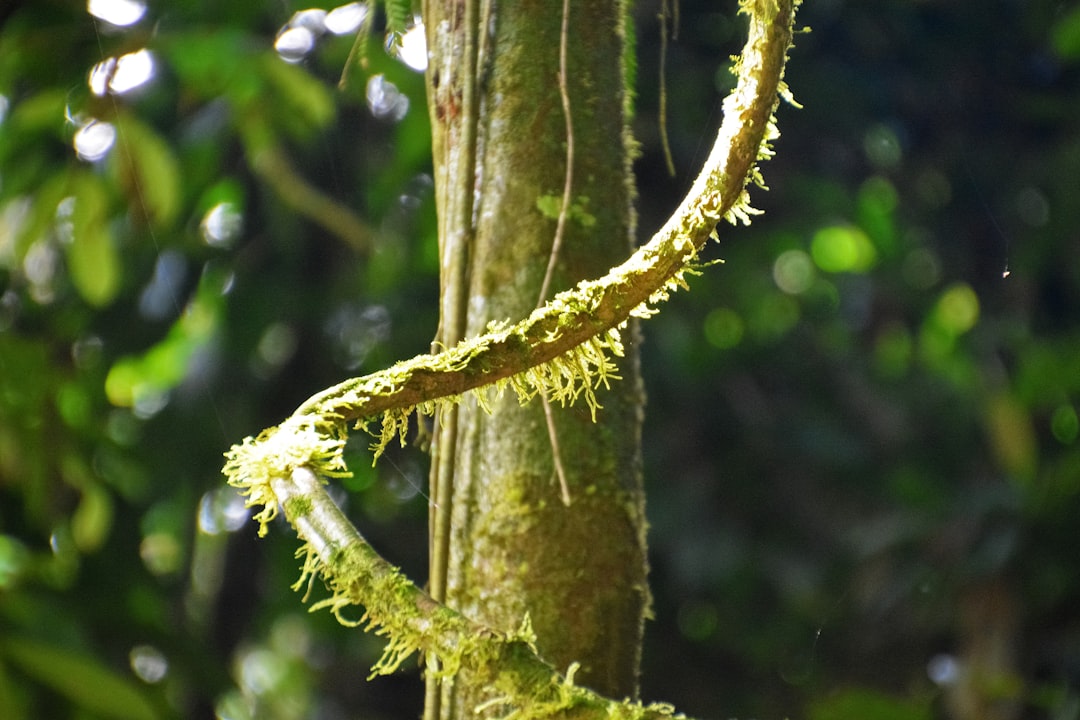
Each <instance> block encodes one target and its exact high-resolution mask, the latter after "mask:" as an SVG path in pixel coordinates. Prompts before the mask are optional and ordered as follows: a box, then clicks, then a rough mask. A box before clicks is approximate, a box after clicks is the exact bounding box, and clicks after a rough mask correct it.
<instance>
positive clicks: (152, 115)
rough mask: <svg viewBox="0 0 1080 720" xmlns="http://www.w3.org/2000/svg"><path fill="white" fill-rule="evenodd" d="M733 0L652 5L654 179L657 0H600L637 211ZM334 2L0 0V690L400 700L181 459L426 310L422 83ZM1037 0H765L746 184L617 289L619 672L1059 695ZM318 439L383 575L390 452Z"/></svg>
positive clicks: (691, 680) (1058, 242)
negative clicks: (640, 573) (662, 275)
mask: <svg viewBox="0 0 1080 720" xmlns="http://www.w3.org/2000/svg"><path fill="white" fill-rule="evenodd" d="M95 4H96V3H95ZM103 4H105V3H103ZM391 5H392V6H393V12H394V15H395V17H396V18H397V19H396V20H395V22H396V23H397V25H395V26H394V28H391V30H392V32H391V33H390V35H392V36H393V35H397V36H400V27H401V25H400V24H401V23H402V20H401V17H402V14H401V11H402V8H403V7H404V5H403V4H402V3H398V2H394V3H391ZM734 5H735V3H734V2H731V3H728V4H727V6H724V7H721V8H719V9H718V8H716V7H714V6H713V4H711V3H705V2H690V1H689V0H684V2H681V3H680V13H679V15H680V27H679V32H678V38H677V40H675V41H673V42H671V43H670V44H669V49H668V51H669V53H670V56H669V57H668V61H667V65H668V68H669V72H670V73H671V74H670V76H669V78H668V82H667V92H668V101H667V106H668V108H669V111H670V117H668V121H667V127H668V129H669V131H670V134H671V136H670V140H671V146H672V149H673V151H674V156H675V162H676V167H677V168H678V170H679V174H678V176H677V177H675V178H669V177H668V176H667V173H666V170H665V169H664V160H663V156H662V153H661V150H660V147H661V143H660V140H659V136H658V130H657V127H658V118H657V105H658V102H657V69H658V65H659V45H660V42H659V37H658V23H657V20H656V13H657V11H658V8H657V7H654V6H652V5H649V4H645V3H642V4H639V6H638V7H637V10H636V13H637V16H638V20H639V29H638V34H637V35H638V38H637V40H638V71H637V77H638V81H639V87H638V107H637V109H636V116H635V117H636V123H637V127H636V131H637V135H638V137H639V138H640V139H641V140H642V141H643V147H644V155H643V157H642V158H641V159H640V160H639V161H638V164H637V168H638V171H639V186H640V195H641V203H640V210H641V222H640V225H641V232H642V234H648V233H650V232H651V231H652V229H653V228H655V227H657V226H658V225H659V223H660V222H661V221H662V219H663V218H664V217H665V216H666V214H667V213H668V212H669V211H670V209H671V208H672V207H674V206H675V203H676V202H677V200H678V198H679V195H680V193H682V192H683V191H684V190H685V189H686V187H688V185H689V182H690V179H691V177H692V175H693V168H694V167H695V165H696V163H697V162H699V161H700V160H701V156H702V154H703V153H704V152H705V151H706V149H707V148H708V146H709V143H710V140H709V138H710V137H711V133H712V132H713V128H714V127H715V126H716V124H717V122H718V119H719V118H718V113H719V102H720V99H721V97H722V94H723V92H725V91H726V90H727V89H728V87H729V76H728V74H727V63H728V60H727V58H728V56H729V55H730V54H731V53H732V52H735V51H736V50H737V48H738V45H739V42H740V26H739V23H738V21H737V20H736V19H734V13H733V6H734ZM121 6H122V7H128V8H129V10H130V7H131V6H135V7H139V6H140V5H139V3H130V2H129V3H128V4H126V5H125V4H123V3H121ZM323 7H324V9H325V10H334V8H335V5H334V4H333V3H327V4H325V5H324V6H323ZM343 8H344V9H343ZM349 8H353V9H355V8H354V6H341V8H338V9H337V10H334V12H336V13H338V15H333V14H331V16H323V15H321V14H320V13H318V12H314V13H312V12H303V11H310V10H311V6H309V5H302V4H299V3H294V2H288V3H277V4H266V3H254V2H232V3H209V2H202V1H200V0H175V1H172V2H169V3H167V4H160V3H159V4H151V5H150V6H149V7H148V8H145V9H144V14H143V15H142V16H141V17H139V18H137V19H136V20H135V21H133V22H131V23H130V24H128V25H126V26H123V27H121V26H119V25H115V24H111V23H109V22H107V21H106V20H102V19H94V18H93V17H92V16H91V15H90V14H88V13H87V9H86V5H85V4H83V3H81V2H76V1H67V0H45V1H44V2H42V1H39V0H34V1H33V2H22V3H18V2H16V3H15V4H10V5H7V6H4V7H3V8H2V9H0V22H2V25H0V716H2V717H4V718H30V717H84V718H88V717H102V718H145V717H213V716H215V714H216V715H217V716H219V717H223V718H245V717H259V718H294V717H295V718H299V717H320V718H338V717H356V716H362V717H365V718H379V717H387V718H389V717H415V716H417V714H418V712H419V703H420V695H421V693H420V691H419V685H418V684H417V681H416V678H415V677H414V675H415V671H413V672H411V673H403V674H402V675H400V676H395V677H393V678H384V679H379V680H378V681H374V682H371V683H365V682H364V681H363V677H364V676H365V675H366V672H367V668H368V667H369V666H370V664H371V663H372V662H374V660H375V658H376V657H377V656H378V653H379V652H380V650H381V646H380V645H381V644H380V642H379V640H378V639H376V638H370V637H367V636H365V635H363V634H362V633H360V632H359V631H354V630H343V629H341V628H339V627H338V626H336V625H335V624H334V622H333V621H332V620H331V619H330V618H328V617H326V616H325V615H321V614H316V615H311V616H308V615H305V614H304V613H303V610H302V606H301V604H300V597H299V596H298V594H296V593H294V592H293V591H291V590H290V589H289V586H290V585H291V584H292V583H293V582H294V580H295V578H296V575H297V562H298V561H297V560H296V559H295V558H293V556H292V554H293V550H294V546H295V543H294V542H293V541H292V540H291V539H290V538H289V537H288V533H284V532H281V533H271V536H270V538H268V539H267V540H265V541H262V542H259V543H257V544H256V542H255V541H254V539H253V538H254V532H253V528H252V527H251V526H250V523H248V522H247V514H246V512H245V511H244V510H243V508H242V503H240V502H239V501H238V499H237V498H236V497H235V495H234V494H232V493H231V491H229V489H227V488H225V487H223V484H222V481H221V478H220V475H219V470H220V465H221V462H222V458H221V453H222V452H223V451H224V449H226V448H227V447H228V446H229V445H230V444H231V443H233V442H236V441H237V440H239V439H240V438H242V437H243V436H245V435H248V434H251V433H254V432H257V431H258V430H260V429H262V428H263V427H266V426H268V425H272V424H275V423H276V422H278V421H279V420H280V419H281V418H282V417H283V416H285V415H286V414H288V413H289V412H290V411H291V410H292V409H293V408H294V407H295V406H296V405H297V404H298V403H299V402H300V401H301V400H303V399H304V398H305V397H307V396H308V395H309V394H311V393H312V392H315V391H317V390H318V389H320V388H322V387H324V386H327V385H329V384H331V383H333V382H336V381H338V380H340V379H342V378H343V377H346V376H348V375H351V374H358V373H364V372H367V371H370V370H374V369H377V368H380V367H384V366H386V365H387V364H389V363H391V362H392V361H393V360H395V359H398V358H403V357H409V356H411V355H413V354H415V353H416V352H419V351H422V350H425V349H426V348H427V345H428V343H429V342H430V338H431V337H432V336H433V334H434V330H435V326H436V322H437V318H436V312H437V310H436V297H437V288H438V280H437V271H438V263H437V259H436V249H435V248H436V243H435V237H434V211H433V207H432V201H431V179H430V176H429V174H428V172H429V170H430V168H429V164H430V160H429V158H428V153H429V147H430V139H429V136H428V132H429V131H428V125H427V115H426V112H425V109H424V91H423V83H422V78H421V76H420V75H419V74H418V73H416V72H414V71H413V70H411V69H410V68H409V67H407V66H406V65H405V64H403V63H402V62H400V61H399V60H397V59H395V58H393V57H391V56H390V55H389V54H387V53H386V52H384V49H383V42H382V28H384V27H385V26H386V23H385V19H384V18H382V17H380V18H377V19H375V21H374V23H373V25H374V28H375V30H376V32H375V34H373V35H372V36H370V37H369V39H368V40H367V42H366V45H364V46H362V47H361V48H360V51H359V52H357V53H355V54H353V55H351V56H350V53H351V51H352V50H353V38H352V36H351V33H350V32H343V33H342V34H341V35H335V34H334V32H327V31H325V30H324V29H320V28H326V27H327V26H333V27H343V26H344V27H347V26H348V22H346V21H347V20H348V18H347V17H346V16H345V14H344V13H345V10H347V9H349ZM343 18H344V19H343ZM1078 18H1080V14H1078V13H1077V11H1076V9H1075V8H1069V7H1067V6H1066V5H1065V4H1063V3H1060V2H1056V1H1051V0H1036V1H1035V2H1028V3H1020V2H1015V1H1012V0H997V1H995V2H990V3H982V4H978V5H975V4H970V3H950V2H944V1H943V0H928V1H926V2H920V3H911V2H905V1H903V0H876V1H875V2H859V1H858V0H808V2H807V3H806V5H805V6H804V8H803V14H802V16H801V20H802V22H804V23H806V24H808V25H810V26H811V27H812V28H813V30H812V32H810V33H808V34H802V35H800V36H799V38H798V41H797V48H796V49H795V51H794V53H793V61H792V65H791V68H790V70H789V78H788V79H789V82H790V85H791V87H792V88H793V90H794V92H795V94H796V97H797V98H798V99H799V100H800V102H801V103H802V104H803V105H804V106H805V107H804V109H802V110H794V109H792V108H787V107H785V108H782V109H781V114H780V125H781V130H782V131H783V133H784V135H783V137H782V138H781V140H780V141H779V144H778V148H777V149H778V157H777V158H776V159H775V160H774V161H772V162H770V163H769V164H768V166H767V167H766V168H765V172H766V178H767V180H768V181H769V182H770V184H771V185H772V187H773V190H771V191H770V192H769V193H761V192H758V193H756V194H755V196H754V199H755V203H756V204H757V205H758V206H759V207H762V208H764V209H765V210H766V211H767V213H766V215H765V216H763V217H762V218H760V219H758V220H757V221H755V223H754V225H753V226H752V227H751V228H749V229H748V230H745V229H739V230H733V229H729V228H722V229H721V237H722V239H723V244H722V245H721V246H720V247H719V248H716V249H714V250H713V251H712V252H713V253H715V255H716V256H717V257H722V258H723V259H724V260H725V262H726V264H725V265H722V266H718V267H714V268H712V269H710V270H709V271H708V272H706V274H705V275H704V276H703V277H701V278H698V279H697V280H696V281H695V283H694V286H693V289H692V291H691V292H690V293H683V294H681V295H679V296H676V297H675V298H674V299H673V301H672V302H671V304H670V305H669V306H668V307H667V308H665V310H664V312H663V313H662V314H661V315H660V316H659V317H658V318H656V319H655V320H653V321H650V322H649V323H648V324H647V325H646V326H645V332H646V338H647V340H646V345H645V371H646V375H647V384H648V388H649V394H650V405H649V412H648V420H647V432H646V448H645V452H646V462H647V477H648V479H649V483H650V486H651V487H650V510H649V512H650V517H651V519H652V523H653V531H652V535H651V543H652V548H653V567H654V572H653V586H654V592H655V594H656V620H655V621H654V622H652V623H651V624H650V625H649V629H648V635H647V647H646V653H645V668H644V673H643V694H644V695H645V697H646V698H647V699H650V700H653V699H664V700H670V701H672V702H674V703H675V704H676V706H677V707H678V708H679V709H680V710H681V711H683V712H686V713H688V714H695V715H701V716H713V717H715V716H723V717H732V716H738V717H777V718H778V717H808V718H813V719H816V720H825V719H829V720H834V719H836V720H839V719H843V718H856V717H858V718H929V717H1002V718H1007V717H1053V718H1075V717H1078V715H1080V613H1078V612H1077V611H1076V610H1075V608H1077V607H1080V562H1078V560H1077V557H1076V552H1075V546H1076V542H1077V538H1078V537H1080V536H1078V534H1077V530H1076V527H1077V518H1078V517H1080V442H1078V437H1080V420H1078V415H1077V409H1076V408H1077V404H1078V402H1080V326H1078V325H1077V323H1076V322H1075V318H1076V317H1077V315H1078V311H1080V292H1078V291H1080V242H1078V235H1077V230H1076V228H1077V227H1078V226H1080V223H1078V222H1077V220H1078V218H1077V215H1078V214H1080V206H1078V205H1077V203H1076V202H1075V197H1076V180H1075V176H1076V173H1077V169H1078V168H1080V130H1078V129H1077V126H1076V124H1075V122H1074V121H1073V117H1074V115H1075V111H1076V107H1077V106H1078V103H1080V82H1078V78H1080V50H1078V48H1080V42H1078V39H1077V38H1078V37H1080V30H1078V28H1080V20H1078ZM330 20H333V21H334V22H330ZM337 22H340V23H341V25H337V24H335V23H337ZM313 28H314V30H313ZM305 32H306V33H307V35H305ZM307 41H310V47H308V46H306V45H305V44H304V43H305V42H307ZM275 47H276V49H275ZM147 57H149V59H150V60H149V61H150V63H151V68H152V69H151V71H150V72H151V74H150V76H149V78H148V79H147V81H146V82H142V83H139V84H136V85H135V86H134V87H127V86H126V84H125V83H131V82H133V81H132V80H131V78H132V77H133V76H136V77H137V70H138V68H139V67H144V68H145V65H144V63H145V62H146V58H147ZM350 57H351V59H350ZM285 58H288V59H289V60H291V62H287V61H286V59H285ZM359 58H363V60H364V63H366V67H363V66H361V65H359V64H358V59H359ZM141 64H143V65H141ZM346 68H348V72H347V73H345V81H344V87H343V88H342V89H337V88H336V86H337V84H338V81H339V78H341V77H342V73H343V70H345V69H346ZM350 452H351V458H352V460H353V462H352V463H351V465H352V467H353V468H354V470H355V471H356V476H355V477H354V478H351V479H350V480H349V481H347V482H346V483H344V484H343V487H342V489H341V490H340V491H339V492H340V499H341V500H342V502H343V503H344V504H345V505H346V507H347V508H348V510H349V512H350V514H351V515H352V516H353V517H354V518H355V519H356V521H357V523H358V524H359V526H360V527H361V528H362V529H363V531H364V532H365V534H366V535H367V536H368V537H369V538H370V539H371V540H372V542H373V543H374V544H375V545H376V546H377V547H379V548H382V549H383V550H384V551H385V552H386V554H387V555H388V556H389V557H390V558H391V559H393V560H394V561H396V562H398V563H401V564H402V565H403V566H404V567H405V569H406V570H407V571H408V572H409V573H410V574H411V575H413V576H414V577H417V578H422V577H423V575H424V563H425V560H424V553H425V552H426V536H425V533H426V520H425V518H426V508H425V503H424V499H423V496H422V492H423V487H424V484H425V482H426V480H425V476H426V471H425V467H426V465H425V459H424V456H423V455H422V454H420V453H418V452H417V451H415V450H412V449H406V450H403V451H398V452H396V453H394V454H392V455H390V456H388V457H387V458H386V461H384V462H382V463H380V465H379V467H378V468H371V467H370V456H369V454H368V452H367V450H366V448H365V441H364V439H363V438H359V439H358V440H357V442H356V446H355V447H351V446H350ZM315 592H316V593H317V590H316V591H315ZM973 712H974V713H981V715H971V713H973ZM965 713H968V714H967V715H965Z"/></svg>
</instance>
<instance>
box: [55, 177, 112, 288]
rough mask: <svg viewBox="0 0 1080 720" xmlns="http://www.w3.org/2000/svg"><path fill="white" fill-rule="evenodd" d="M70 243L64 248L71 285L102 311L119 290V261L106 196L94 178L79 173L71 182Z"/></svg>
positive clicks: (97, 180)
mask: <svg viewBox="0 0 1080 720" xmlns="http://www.w3.org/2000/svg"><path fill="white" fill-rule="evenodd" d="M72 190H73V193H72V197H74V199H75V204H74V207H73V208H72V212H71V233H72V237H71V243H70V244H68V245H67V261H68V271H69V273H70V275H71V282H72V283H73V284H74V285H75V289H76V290H78V291H79V294H80V295H82V297H83V299H84V300H86V301H87V302H88V303H90V304H91V305H96V306H98V307H102V306H105V305H108V304H109V303H110V302H112V300H113V298H114V297H116V293H117V291H118V290H119V289H120V278H121V264H120V257H119V254H118V253H117V251H116V247H115V245H114V244H113V241H112V237H111V235H110V234H109V228H108V224H107V222H108V218H107V217H106V206H107V204H108V195H107V193H106V192H105V188H104V187H103V186H102V183H101V181H100V180H99V179H98V177H97V176H95V175H91V174H89V173H80V174H78V175H76V176H75V177H74V178H73V181H72Z"/></svg>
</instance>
